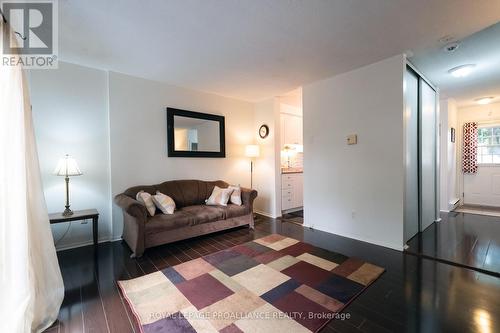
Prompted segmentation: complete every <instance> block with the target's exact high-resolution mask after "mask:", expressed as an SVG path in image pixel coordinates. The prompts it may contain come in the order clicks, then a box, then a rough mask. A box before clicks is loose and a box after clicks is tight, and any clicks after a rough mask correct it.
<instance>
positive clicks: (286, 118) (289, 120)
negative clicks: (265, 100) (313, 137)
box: [281, 113, 303, 146]
mask: <svg viewBox="0 0 500 333" xmlns="http://www.w3.org/2000/svg"><path fill="white" fill-rule="evenodd" d="M302 137H303V135H302V117H301V116H297V115H292V114H287V113H282V114H281V144H282V146H284V145H286V144H294V145H302V144H303V139H302Z"/></svg>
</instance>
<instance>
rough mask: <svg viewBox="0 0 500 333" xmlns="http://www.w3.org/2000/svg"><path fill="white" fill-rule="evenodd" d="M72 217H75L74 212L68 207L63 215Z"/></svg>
mask: <svg viewBox="0 0 500 333" xmlns="http://www.w3.org/2000/svg"><path fill="white" fill-rule="evenodd" d="M71 215H73V211H72V210H71V209H69V207H66V209H65V210H64V212H63V213H62V216H71Z"/></svg>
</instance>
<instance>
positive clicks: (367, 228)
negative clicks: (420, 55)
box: [303, 55, 405, 250]
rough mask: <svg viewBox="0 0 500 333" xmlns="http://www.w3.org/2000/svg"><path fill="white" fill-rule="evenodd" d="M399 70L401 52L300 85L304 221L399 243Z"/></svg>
mask: <svg viewBox="0 0 500 333" xmlns="http://www.w3.org/2000/svg"><path fill="white" fill-rule="evenodd" d="M404 70H405V60H404V57H403V56H402V55H398V56H395V57H392V58H389V59H386V60H383V61H381V62H378V63H375V64H372V65H369V66H366V67H363V68H360V69H356V70H353V71H351V72H348V73H345V74H341V75H338V76H335V77H333V78H329V79H326V80H323V81H319V82H315V83H312V84H309V85H307V86H305V87H304V88H303V104H304V106H303V114H304V141H305V142H304V151H305V154H304V206H305V221H304V222H305V224H306V225H309V226H312V227H314V228H316V229H320V230H324V231H327V232H331V233H335V234H338V235H342V236H346V237H350V238H355V239H359V240H363V241H368V242H371V243H374V244H378V245H382V246H386V247H390V248H394V249H397V250H402V248H403V188H404V169H403V162H404V157H403V156H404V155H403V153H404V152H403V74H404ZM349 134H357V135H358V144H357V145H351V146H348V145H347V144H346V136H347V135H349Z"/></svg>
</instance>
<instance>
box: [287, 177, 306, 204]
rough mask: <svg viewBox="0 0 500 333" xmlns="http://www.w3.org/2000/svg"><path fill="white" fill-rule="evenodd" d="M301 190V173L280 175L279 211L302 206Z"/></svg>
mask: <svg viewBox="0 0 500 333" xmlns="http://www.w3.org/2000/svg"><path fill="white" fill-rule="evenodd" d="M302 188H303V175H302V173H285V174H282V175H281V210H289V209H294V208H300V207H302V206H303V201H304V200H303V190H302Z"/></svg>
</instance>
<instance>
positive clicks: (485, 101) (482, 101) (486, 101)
mask: <svg viewBox="0 0 500 333" xmlns="http://www.w3.org/2000/svg"><path fill="white" fill-rule="evenodd" d="M494 98H495V97H493V96H488V97H481V98H476V99H475V100H474V101H475V102H476V103H477V104H481V105H486V104H490V103H491V101H492V100H493V99H494Z"/></svg>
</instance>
